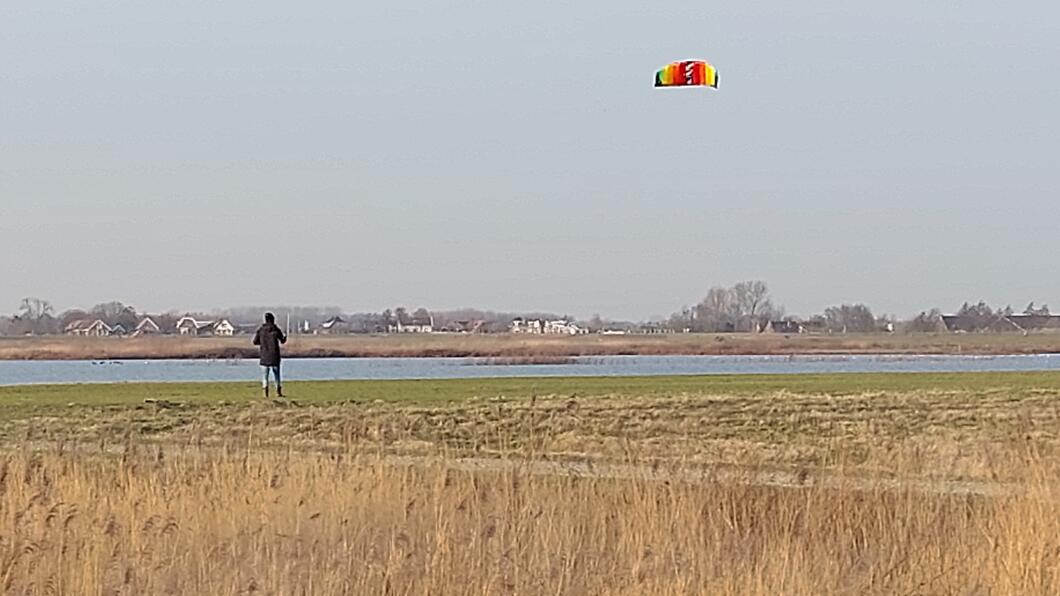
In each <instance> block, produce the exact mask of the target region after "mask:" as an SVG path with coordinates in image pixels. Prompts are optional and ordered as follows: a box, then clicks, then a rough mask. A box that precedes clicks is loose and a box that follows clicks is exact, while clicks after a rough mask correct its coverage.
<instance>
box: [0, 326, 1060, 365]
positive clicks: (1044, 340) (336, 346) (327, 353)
mask: <svg viewBox="0 0 1060 596" xmlns="http://www.w3.org/2000/svg"><path fill="white" fill-rule="evenodd" d="M1055 352H1060V333H1041V334H1030V335H1021V334H1016V333H1011V334H984V333H970V334H950V333H943V334H934V333H922V334H909V335H904V334H892V335H889V334H882V333H881V334H867V335H866V334H850V335H847V334H835V335H830V334H823V335H813V334H809V335H777V334H746V333H728V334H717V335H716V334H702V333H689V334H674V335H623V336H607V335H579V336H573V337H569V336H568V337H561V336H540V335H539V336H527V335H509V334H493V335H460V334H404V335H379V336H374V335H347V336H333V337H329V336H293V337H292V338H291V340H290V341H289V342H288V344H287V345H286V346H285V353H286V354H287V355H288V356H291V357H296V358H297V357H340V356H348V357H424V356H445V357H460V358H465V357H487V358H504V359H527V360H528V361H530V362H534V361H535V359H545V360H546V361H547V360H548V359H555V358H562V357H569V356H605V355H627V354H644V355H670V354H691V355H711V354H718V355H726V354H728V355H734V354H866V353H872V354H1041V353H1055ZM256 354H257V352H256V351H255V348H254V346H252V345H250V338H249V337H246V336H241V337H238V336H237V337H228V338H224V337H213V338H185V337H179V336H167V337H139V338H112V337H108V338H84V337H80V338H79V337H66V336H57V337H37V338H32V337H18V338H12V337H7V338H0V359H4V360H28V359H37V360H41V359H64V360H101V359H119V358H126V359H138V358H252V357H256Z"/></svg>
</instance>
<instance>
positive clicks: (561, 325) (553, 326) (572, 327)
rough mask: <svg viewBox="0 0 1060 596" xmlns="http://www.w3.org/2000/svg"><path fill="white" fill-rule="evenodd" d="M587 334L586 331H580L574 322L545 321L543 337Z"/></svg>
mask: <svg viewBox="0 0 1060 596" xmlns="http://www.w3.org/2000/svg"><path fill="white" fill-rule="evenodd" d="M588 332H589V330H588V329H582V328H581V327H579V326H577V325H576V324H574V321H566V320H559V321H545V328H544V333H545V335H582V334H584V333H588Z"/></svg>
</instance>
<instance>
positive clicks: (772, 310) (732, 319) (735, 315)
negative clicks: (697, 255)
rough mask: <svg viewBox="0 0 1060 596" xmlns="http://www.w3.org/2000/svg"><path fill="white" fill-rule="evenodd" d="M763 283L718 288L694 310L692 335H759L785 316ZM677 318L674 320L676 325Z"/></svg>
mask: <svg viewBox="0 0 1060 596" xmlns="http://www.w3.org/2000/svg"><path fill="white" fill-rule="evenodd" d="M783 312H784V311H783V309H782V308H780V307H778V306H775V305H774V304H773V300H772V298H771V297H770V296H769V286H768V285H766V283H765V282H763V281H742V282H740V283H738V284H736V285H734V286H733V287H731V288H723V287H719V286H715V287H713V288H711V289H710V290H708V291H707V295H706V297H704V298H703V300H702V301H701V302H700V303H699V304H697V305H696V306H695V308H694V309H693V313H692V314H693V317H692V324H691V325H690V327H691V328H692V330H693V331H709V332H724V331H757V330H758V329H760V328H761V326H762V325H763V324H764V323H766V322H768V321H770V320H772V319H776V318H779V317H780V316H781V315H783ZM673 319H674V317H671V321H673Z"/></svg>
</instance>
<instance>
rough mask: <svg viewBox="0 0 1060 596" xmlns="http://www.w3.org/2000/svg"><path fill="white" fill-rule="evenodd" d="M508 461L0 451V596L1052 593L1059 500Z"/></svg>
mask: <svg viewBox="0 0 1060 596" xmlns="http://www.w3.org/2000/svg"><path fill="white" fill-rule="evenodd" d="M514 463H515V465H511V466H506V467H503V468H500V469H498V470H496V471H477V472H470V471H466V470H459V469H455V468H454V467H452V466H450V465H447V463H446V460H445V458H441V459H438V460H435V461H433V463H430V464H427V465H402V464H394V463H392V462H390V461H388V460H387V459H386V458H384V457H380V456H378V455H376V454H374V453H373V450H371V449H354V450H341V451H337V452H332V453H329V454H320V453H306V452H299V451H293V450H272V449H262V448H258V447H257V446H255V445H254V443H253V441H250V442H245V443H242V444H240V445H238V446H235V445H232V444H227V445H225V446H224V447H223V448H211V449H205V448H194V447H183V448H174V447H167V448H160V447H158V446H142V445H137V444H136V443H132V442H129V443H126V444H125V445H123V446H122V447H121V449H120V450H119V452H118V453H114V454H105V453H100V452H96V451H85V450H79V449H71V448H70V447H69V446H59V445H53V446H49V447H44V448H41V449H39V450H35V451H33V450H19V451H15V452H8V453H5V454H3V455H0V590H2V591H3V593H5V594H27V595H31V594H216V595H235V594H277V595H280V594H395V595H397V594H401V595H419V594H424V595H427V594H431V595H448V594H483V595H486V594H530V595H534V594H615V595H618V594H623V595H625V594H629V595H632V594H663V595H668V594H674V595H676V594H741V595H754V594H771V595H772V594H806V595H810V594H998V595H1010V594H1011V595H1016V594H1020V595H1024V594H1055V593H1058V592H1060V515H1058V514H1060V507H1058V505H1060V501H1058V500H1057V497H1058V496H1060V495H1058V494H1057V492H1056V489H1055V487H1054V485H1053V484H1052V482H1051V480H1052V479H1055V477H1056V476H1055V469H1054V467H1053V466H1052V464H1051V462H1049V461H1047V460H1043V459H1038V458H1035V457H1034V455H1033V454H1024V457H1022V458H1021V459H1019V460H1018V461H1002V462H998V465H1010V466H1011V465H1018V466H1020V467H1021V468H1022V469H1024V470H1025V471H1027V474H1026V475H1025V480H1024V482H1023V484H1021V490H1019V491H1016V492H1013V493H1011V494H1004V495H1000V496H993V497H983V496H975V495H962V494H925V493H924V492H922V491H918V490H913V489H907V488H902V487H897V488H890V489H879V490H868V491H866V490H844V488H843V487H842V486H839V487H828V488H825V487H796V488H776V487H762V486H755V485H748V484H737V483H707V484H690V483H683V482H678V481H660V480H659V479H657V478H638V477H630V478H623V479H614V478H602V477H591V476H590V477H585V476H568V475H563V474H556V475H534V474H529V473H526V472H525V471H524V469H523V468H521V467H520V466H519V465H518V462H514Z"/></svg>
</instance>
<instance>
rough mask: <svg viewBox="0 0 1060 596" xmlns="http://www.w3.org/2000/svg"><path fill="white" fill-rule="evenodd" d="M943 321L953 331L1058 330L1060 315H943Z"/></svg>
mask: <svg viewBox="0 0 1060 596" xmlns="http://www.w3.org/2000/svg"><path fill="white" fill-rule="evenodd" d="M942 323H943V324H944V325H945V326H946V330H947V331H950V332H952V333H970V332H994V333H1003V332H1017V333H1035V332H1058V331H1060V315H1047V314H1032V313H1013V314H1004V313H1000V314H995V315H992V316H988V317H987V316H975V315H942Z"/></svg>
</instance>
